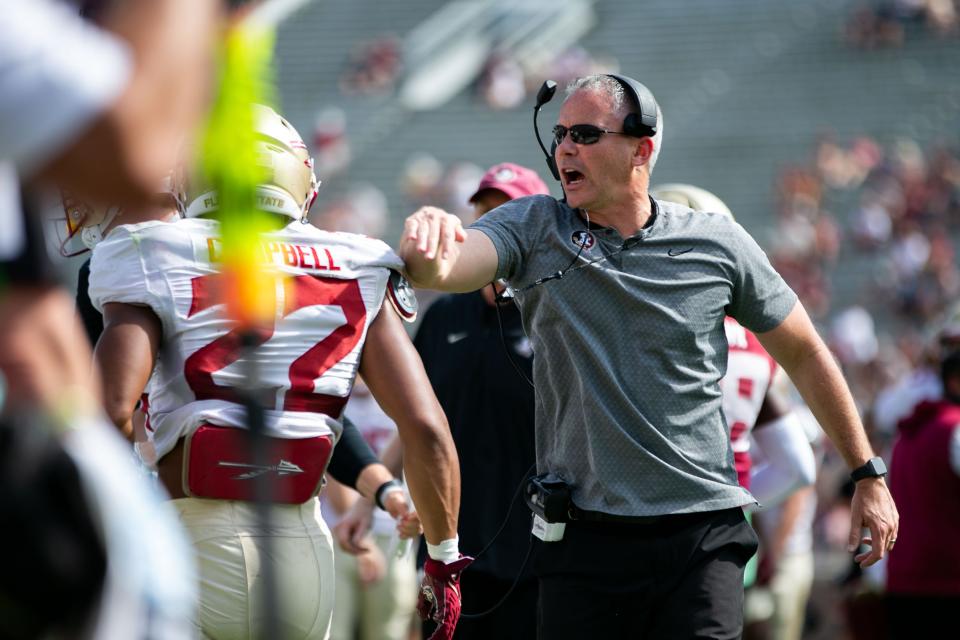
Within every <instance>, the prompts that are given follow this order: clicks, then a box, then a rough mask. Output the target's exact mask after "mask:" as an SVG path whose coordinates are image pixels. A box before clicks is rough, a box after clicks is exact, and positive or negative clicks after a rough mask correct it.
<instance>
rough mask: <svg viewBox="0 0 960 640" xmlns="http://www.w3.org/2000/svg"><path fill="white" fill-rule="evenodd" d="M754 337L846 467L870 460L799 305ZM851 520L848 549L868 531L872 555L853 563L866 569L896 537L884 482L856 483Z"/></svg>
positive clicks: (851, 409)
mask: <svg viewBox="0 0 960 640" xmlns="http://www.w3.org/2000/svg"><path fill="white" fill-rule="evenodd" d="M757 338H758V339H759V340H760V342H761V344H763V346H764V348H765V349H766V350H767V352H768V353H770V355H771V356H773V358H774V359H775V360H776V361H777V362H778V363H780V366H782V367H783V368H784V371H786V373H787V375H789V376H790V379H791V380H792V381H793V383H794V384H795V385H796V387H797V389H798V390H799V391H800V395H801V396H803V399H804V400H805V401H806V403H807V405H808V406H809V407H810V410H811V411H812V412H813V415H814V416H816V418H817V421H818V422H819V423H820V425H821V426H822V427H823V430H824V431H825V432H826V434H827V435H828V436H829V437H830V440H831V441H832V442H833V444H834V446H835V447H836V448H837V450H838V451H839V452H840V454H841V455H842V456H843V458H844V460H845V461H846V463H847V466H848V467H849V468H850V469H856V468H857V467H859V466H861V465H862V464H864V463H865V462H867V461H868V460H869V459H870V458H872V457H873V455H874V453H873V449H872V448H871V446H870V442H869V441H868V440H867V434H866V432H865V431H864V429H863V425H862V424H861V423H860V416H859V415H858V413H857V408H856V406H855V404H854V402H853V396H852V395H851V394H850V390H849V389H848V388H847V383H846V381H845V380H844V379H843V374H842V373H841V372H840V368H839V367H838V366H837V363H836V362H835V361H834V359H833V356H832V354H831V353H830V350H829V349H828V348H827V346H826V344H824V342H823V340H822V339H821V338H820V336H819V335H818V334H817V331H816V329H815V328H814V326H813V323H812V322H811V321H810V317H809V316H808V315H807V312H806V311H805V310H804V308H803V305H802V304H800V302H797V303H796V304H795V305H794V307H793V310H792V311H791V312H790V313H789V315H788V316H787V317H786V319H784V321H783V322H781V323H780V325H779V326H778V327H776V328H775V329H772V330H770V331H767V332H764V333H757ZM851 518H852V521H851V531H850V540H849V542H850V544H849V546H850V547H851V548H855V547H856V545H857V543H858V542H859V541H860V530H861V527H862V526H867V527H869V528H870V531H871V535H872V538H871V539H870V541H869V542H867V541H866V540H864V542H866V543H867V544H871V545H872V550H871V552H870V553H869V554H861V555H859V556H857V558H856V560H857V561H858V562H861V564H862V566H869V565H871V564H873V563H875V562H876V561H878V560H879V559H880V558H882V557H883V556H884V554H885V553H886V551H887V549H888V547H889V544H890V540H891V539H893V540H895V539H896V537H897V528H898V523H899V516H898V514H897V509H896V506H895V505H894V504H893V498H892V497H891V496H890V491H889V489H888V488H887V485H886V483H885V482H884V480H883V478H868V479H864V480H861V481H859V482H857V484H856V490H855V492H854V496H853V503H852V513H851ZM851 550H852V549H851Z"/></svg>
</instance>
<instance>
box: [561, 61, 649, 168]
mask: <svg viewBox="0 0 960 640" xmlns="http://www.w3.org/2000/svg"><path fill="white" fill-rule="evenodd" d="M581 90H584V91H593V92H595V93H600V94H603V95H606V96H608V97H609V98H610V100H611V101H612V102H613V110H614V111H620V109H621V108H622V107H623V104H624V101H625V100H626V99H627V95H626V91H625V90H624V88H623V85H622V84H620V81H619V80H617V79H615V78H613V77H612V76H608V75H606V74H598V75H593V76H584V77H583V78H577V79H576V80H573V81H572V82H570V83H569V84H568V85H567V88H566V94H567V98H569V97H570V96H572V95H573V94H575V93H576V92H577V91H581ZM637 107H639V105H637ZM631 108H633V106H631ZM651 140H653V153H651V154H650V161H649V163H648V164H649V166H650V173H653V167H654V165H656V164H657V158H659V157H660V145H661V141H662V140H663V112H661V111H660V104H659V103H657V132H656V133H655V134H653V137H652V138H651Z"/></svg>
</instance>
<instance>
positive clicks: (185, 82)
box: [39, 0, 223, 208]
mask: <svg viewBox="0 0 960 640" xmlns="http://www.w3.org/2000/svg"><path fill="white" fill-rule="evenodd" d="M112 4H113V5H114V7H115V10H112V11H110V12H109V13H108V14H107V15H106V16H104V18H103V20H102V22H103V25H104V27H105V28H106V29H107V30H108V31H112V32H113V33H115V34H116V35H117V36H119V37H120V38H121V39H123V40H124V41H126V42H127V44H128V45H129V46H130V49H131V51H132V54H133V71H132V73H131V76H130V81H129V83H128V84H127V86H126V88H125V89H124V91H123V92H122V93H121V94H120V96H119V97H118V98H117V99H116V100H115V101H114V102H113V104H111V105H110V106H109V107H107V108H106V109H105V110H104V111H103V112H102V113H101V114H100V115H99V116H98V117H97V118H96V119H94V120H93V121H92V123H91V125H90V126H89V127H87V128H86V130H85V131H84V132H83V133H81V134H80V135H79V137H78V138H76V139H75V140H74V141H73V143H72V144H69V145H67V146H66V147H65V148H64V149H63V150H62V151H61V152H60V153H59V154H58V155H57V156H55V157H54V158H52V160H51V161H50V162H48V163H46V166H44V167H43V168H42V169H40V171H39V177H40V178H41V179H43V180H46V181H50V182H53V183H55V184H58V185H60V186H62V187H65V188H67V189H69V190H70V191H72V192H74V193H77V194H80V195H85V196H96V198H95V199H96V200H97V201H100V202H103V201H109V202H116V203H118V204H123V205H127V206H129V207H131V208H137V207H142V206H144V205H147V204H148V203H150V202H151V201H153V200H155V199H156V198H157V195H156V194H157V193H158V192H159V191H160V189H159V185H160V183H161V180H162V179H163V177H164V176H165V175H167V174H168V173H169V172H170V170H171V169H172V168H173V167H174V166H176V164H177V159H178V158H177V156H178V153H179V147H180V145H181V143H182V142H183V138H184V136H185V135H190V134H191V133H192V129H193V128H194V126H195V125H196V123H197V122H198V121H199V119H200V117H201V116H202V115H203V107H204V103H205V100H206V98H207V97H208V95H209V88H210V81H211V78H212V73H211V71H212V57H213V56H212V54H213V43H214V37H215V36H216V31H217V28H218V25H219V22H220V18H221V14H222V4H223V3H222V2H219V1H218V0H199V1H198V0H134V1H130V2H120V3H112Z"/></svg>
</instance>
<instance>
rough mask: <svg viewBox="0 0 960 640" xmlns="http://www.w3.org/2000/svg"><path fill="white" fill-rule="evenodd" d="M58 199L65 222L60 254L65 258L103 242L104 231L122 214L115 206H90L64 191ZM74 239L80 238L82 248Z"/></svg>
mask: <svg viewBox="0 0 960 640" xmlns="http://www.w3.org/2000/svg"><path fill="white" fill-rule="evenodd" d="M60 198H61V201H62V202H63V212H64V214H65V222H66V236H65V237H61V240H60V254H61V255H63V256H65V257H73V256H77V255H80V254H81V253H85V252H86V251H88V250H91V249H93V248H94V247H95V246H96V245H97V243H98V242H100V241H101V240H103V236H104V234H105V231H106V229H107V227H108V226H109V225H110V224H111V223H112V222H113V220H114V218H116V217H117V216H119V215H120V214H122V213H123V210H122V209H121V208H120V207H118V206H116V205H112V206H101V205H94V204H90V203H89V202H87V201H86V200H83V199H81V198H78V197H76V196H74V195H73V194H72V193H70V192H69V191H66V190H61V191H60ZM76 238H80V240H81V242H82V243H83V244H82V246H78V245H77V243H76V242H75V240H76Z"/></svg>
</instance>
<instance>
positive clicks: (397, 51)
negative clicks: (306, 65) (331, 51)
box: [340, 35, 403, 95]
mask: <svg viewBox="0 0 960 640" xmlns="http://www.w3.org/2000/svg"><path fill="white" fill-rule="evenodd" d="M402 62H403V59H402V48H401V44H400V40H399V39H398V38H396V37H395V36H392V35H385V36H381V37H380V38H377V39H376V40H374V41H372V42H367V43H363V44H359V45H357V47H356V48H355V49H354V51H353V53H352V54H351V55H350V57H349V59H348V60H347V63H346V67H345V69H344V71H343V74H342V75H341V76H340V90H341V91H342V92H343V93H345V94H347V95H352V94H360V95H375V94H380V93H386V92H388V91H390V90H392V89H393V86H394V83H395V82H396V80H397V77H398V76H399V75H400V69H401V66H402Z"/></svg>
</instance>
